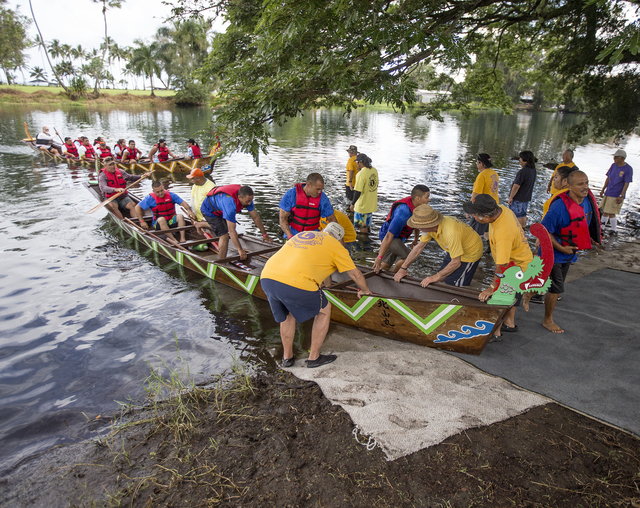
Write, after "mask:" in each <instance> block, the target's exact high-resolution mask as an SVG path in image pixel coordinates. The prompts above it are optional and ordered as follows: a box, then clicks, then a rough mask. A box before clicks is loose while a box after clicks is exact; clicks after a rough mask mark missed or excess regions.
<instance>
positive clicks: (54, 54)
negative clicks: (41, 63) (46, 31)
mask: <svg viewBox="0 0 640 508" xmlns="http://www.w3.org/2000/svg"><path fill="white" fill-rule="evenodd" d="M61 49H62V47H61V46H60V41H59V40H58V39H53V40H52V41H51V42H50V43H49V54H50V55H51V58H53V59H54V60H55V59H56V58H58V57H59V56H60V55H61V54H62V51H61Z"/></svg>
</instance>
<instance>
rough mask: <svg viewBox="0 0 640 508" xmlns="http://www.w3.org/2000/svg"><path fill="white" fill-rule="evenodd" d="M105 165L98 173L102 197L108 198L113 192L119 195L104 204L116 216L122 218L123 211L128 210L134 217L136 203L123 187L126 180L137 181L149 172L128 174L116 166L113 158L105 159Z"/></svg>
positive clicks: (125, 184)
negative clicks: (138, 174)
mask: <svg viewBox="0 0 640 508" xmlns="http://www.w3.org/2000/svg"><path fill="white" fill-rule="evenodd" d="M104 163H105V167H104V168H102V171H100V174H99V175H98V187H100V192H101V193H102V195H103V196H104V199H108V198H110V197H111V196H113V195H114V194H120V196H119V197H117V198H116V199H114V200H113V201H111V203H107V204H106V205H105V206H106V207H107V208H108V209H109V210H110V211H111V212H113V214H114V215H115V216H116V217H118V219H122V218H123V215H122V214H123V213H125V212H126V211H128V212H129V215H131V217H135V208H136V204H135V203H134V202H133V200H132V199H131V197H129V194H128V192H127V191H125V190H124V189H125V187H126V186H127V182H137V181H138V180H140V178H142V176H149V175H151V173H145V174H144V175H142V176H137V175H130V174H129V173H127V172H126V171H124V170H122V169H118V168H116V161H115V160H113V158H110V159H106V160H105V161H104Z"/></svg>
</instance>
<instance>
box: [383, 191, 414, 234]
mask: <svg viewBox="0 0 640 508" xmlns="http://www.w3.org/2000/svg"><path fill="white" fill-rule="evenodd" d="M399 205H408V206H409V210H411V213H413V211H414V210H415V208H416V207H415V206H413V201H412V200H411V196H407V197H406V198H402V199H399V200H398V201H395V202H394V203H393V204H392V205H391V210H389V215H387V218H386V220H385V222H388V223H389V224H391V216H392V215H393V212H394V211H395V209H396V208H398V206H399ZM412 233H413V228H410V227H409V226H407V225H406V224H405V226H404V227H403V228H402V231H401V232H400V238H409V237H410V236H411V234H412Z"/></svg>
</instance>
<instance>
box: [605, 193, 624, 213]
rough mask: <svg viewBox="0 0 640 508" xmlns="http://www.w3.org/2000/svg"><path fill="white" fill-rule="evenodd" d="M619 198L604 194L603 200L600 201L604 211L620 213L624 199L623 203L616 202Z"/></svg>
mask: <svg viewBox="0 0 640 508" xmlns="http://www.w3.org/2000/svg"><path fill="white" fill-rule="evenodd" d="M616 199H617V198H613V197H611V196H604V197H603V198H602V201H600V208H602V213H610V214H613V215H618V214H619V213H620V210H621V209H622V205H623V204H624V200H622V203H620V204H618V203H616Z"/></svg>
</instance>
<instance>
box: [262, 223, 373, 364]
mask: <svg viewBox="0 0 640 508" xmlns="http://www.w3.org/2000/svg"><path fill="white" fill-rule="evenodd" d="M343 237H344V228H343V227H342V226H341V225H340V224H338V223H337V222H330V223H329V224H327V226H326V227H325V228H324V230H323V231H322V232H320V231H302V232H301V233H298V234H297V235H295V236H293V237H292V238H291V239H290V240H289V241H288V242H287V243H285V244H284V246H283V247H282V248H281V249H280V250H279V251H278V252H276V253H275V254H274V255H272V256H271V257H270V258H269V260H268V261H267V263H266V264H265V265H264V268H263V269H262V273H261V275H260V285H261V286H262V290H263V291H264V292H265V294H266V295H267V299H268V300H269V306H270V307H271V311H272V312H273V317H274V318H275V320H276V321H277V322H278V323H280V337H281V338H282V346H283V349H284V352H283V356H282V366H283V367H292V366H293V363H294V361H295V357H294V356H293V340H294V338H295V334H296V323H297V322H300V323H303V322H304V321H308V320H309V319H311V318H313V328H312V329H311V349H310V351H309V359H308V360H307V367H309V368H314V367H320V366H322V365H326V364H327V363H331V362H333V361H334V360H335V359H336V358H337V357H336V355H323V354H320V348H321V347H322V343H323V342H324V339H325V337H326V336H327V331H328V330H329V322H330V321H331V303H329V300H327V297H326V296H325V294H324V293H323V292H322V289H320V286H321V285H322V284H323V283H324V282H325V280H326V279H327V278H329V277H330V276H331V274H332V273H333V272H335V271H336V270H337V271H339V272H340V273H344V272H346V273H347V275H348V276H349V277H351V279H352V280H353V281H354V282H355V283H356V284H357V285H358V287H359V288H360V290H359V291H358V295H359V296H361V295H362V294H365V295H366V294H371V291H369V287H368V286H367V281H366V280H365V278H364V276H363V275H362V272H360V270H358V268H356V265H354V264H353V261H352V260H351V257H350V256H349V253H348V252H347V249H345V248H344V245H343V243H342V238H343Z"/></svg>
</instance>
